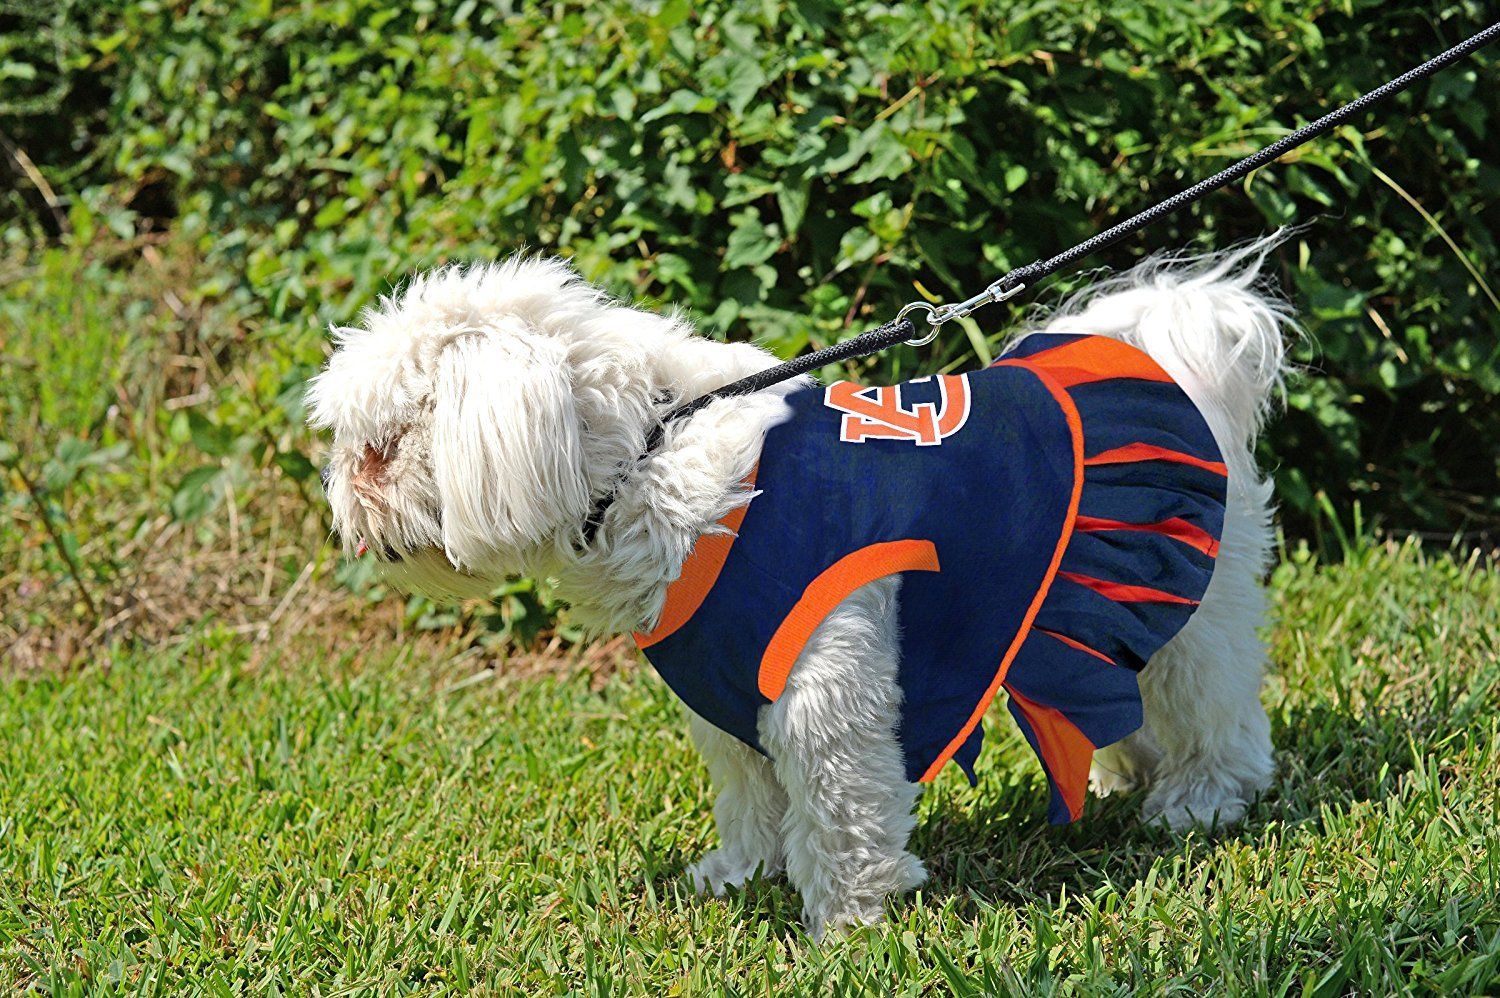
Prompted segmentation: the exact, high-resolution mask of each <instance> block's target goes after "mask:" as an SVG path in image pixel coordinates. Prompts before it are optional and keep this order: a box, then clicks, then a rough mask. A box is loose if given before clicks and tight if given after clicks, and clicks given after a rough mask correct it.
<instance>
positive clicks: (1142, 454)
mask: <svg viewBox="0 0 1500 998" xmlns="http://www.w3.org/2000/svg"><path fill="white" fill-rule="evenodd" d="M1136 461H1171V462H1172V463H1173V464H1190V465H1192V466H1193V467H1195V468H1202V469H1203V470H1204V471H1211V472H1213V473H1214V474H1216V475H1224V476H1225V477H1228V475H1229V469H1228V468H1226V467H1224V462H1222V461H1205V460H1204V459H1203V458H1201V457H1194V456H1193V455H1191V454H1184V453H1183V452H1182V451H1180V450H1168V449H1167V448H1165V447H1157V446H1155V445H1154V444H1126V445H1125V446H1124V447H1116V448H1115V449H1114V450H1107V451H1105V452H1104V453H1102V454H1095V455H1094V456H1093V457H1091V458H1088V459H1087V460H1086V461H1084V462H1083V463H1084V465H1085V466H1086V467H1090V468H1094V467H1097V466H1099V465H1101V464H1133V463H1135V462H1136Z"/></svg>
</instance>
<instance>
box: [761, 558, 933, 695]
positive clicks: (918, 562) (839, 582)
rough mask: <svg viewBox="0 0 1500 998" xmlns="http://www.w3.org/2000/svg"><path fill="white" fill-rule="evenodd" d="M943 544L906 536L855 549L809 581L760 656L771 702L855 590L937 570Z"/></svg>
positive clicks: (764, 692)
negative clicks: (905, 574) (816, 634)
mask: <svg viewBox="0 0 1500 998" xmlns="http://www.w3.org/2000/svg"><path fill="white" fill-rule="evenodd" d="M939 570H940V566H939V565H938V556H937V547H936V546H935V545H934V544H933V543H932V542H931V541H922V540H900V541H885V542H882V543H880V544H871V545H868V546H866V547H862V548H860V549H859V550H858V551H851V552H850V553H849V554H846V555H844V557H842V558H840V559H839V560H838V561H836V562H834V563H833V564H832V565H830V566H829V567H828V568H825V569H824V570H823V571H822V572H821V573H819V574H818V577H817V578H816V579H813V580H812V581H811V582H809V583H808V584H807V588H806V589H804V590H803V591H802V598H801V599H799V600H797V603H796V605H795V606H793V607H792V609H791V612H790V613H788V614H787V615H786V619H784V620H783V621H782V622H781V626H779V627H777V628H776V633H775V634H773V635H772V636H771V642H770V644H768V645H766V650H765V651H764V652H763V653H762V654H761V658H760V674H759V676H758V677H757V679H756V685H757V686H759V687H760V692H761V695H762V696H764V697H765V698H766V699H767V700H772V701H774V700H776V699H777V698H778V697H780V696H781V693H782V691H783V690H785V689H786V681H787V677H788V676H790V675H791V674H792V666H793V665H796V664H797V657H798V656H799V655H801V654H802V649H803V648H805V647H807V642H808V640H809V639H810V638H812V634H813V631H815V630H817V628H818V625H819V624H821V623H822V622H823V619H824V618H825V617H827V616H828V615H829V614H830V613H832V612H833V608H834V607H836V606H838V605H839V604H840V603H842V602H843V601H844V600H845V599H846V598H847V597H848V596H849V594H850V593H852V592H854V590H856V589H858V588H859V587H860V586H862V585H865V584H866V583H869V582H874V581H875V580H876V579H882V578H884V577H886V576H887V575H894V574H895V573H897V572H936V571H939Z"/></svg>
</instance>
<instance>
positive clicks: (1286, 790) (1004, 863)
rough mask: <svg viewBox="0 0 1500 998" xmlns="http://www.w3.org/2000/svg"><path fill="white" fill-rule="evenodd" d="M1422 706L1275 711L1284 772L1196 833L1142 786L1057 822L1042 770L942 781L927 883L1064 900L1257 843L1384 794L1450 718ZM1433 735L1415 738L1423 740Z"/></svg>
mask: <svg viewBox="0 0 1500 998" xmlns="http://www.w3.org/2000/svg"><path fill="white" fill-rule="evenodd" d="M1405 706H1407V707H1415V708H1417V709H1415V710H1411V711H1409V712H1405V711H1403V712H1401V713H1393V712H1391V711H1385V712H1382V713H1380V714H1376V715H1369V716H1359V715H1355V714H1352V713H1350V712H1348V711H1343V710H1340V709H1338V708H1336V707H1332V706H1329V705H1326V704H1315V705H1308V706H1305V707H1304V706H1299V707H1293V708H1290V709H1288V710H1287V711H1285V713H1284V714H1283V715H1282V716H1280V717H1278V718H1277V719H1275V720H1274V721H1273V726H1272V728H1273V729H1272V740H1273V742H1274V744H1275V745H1276V747H1277V779H1276V782H1275V783H1274V784H1273V785H1272V786H1271V788H1270V790H1268V791H1267V792H1266V793H1265V794H1263V795H1262V796H1261V798H1260V799H1259V800H1258V801H1256V802H1255V804H1254V805H1252V807H1251V808H1250V810H1249V812H1248V814H1247V815H1246V816H1245V819H1244V820H1243V821H1241V822H1240V823H1239V824H1238V825H1236V826H1235V827H1233V828H1230V829H1216V830H1213V831H1209V832H1203V831H1198V832H1194V833H1192V834H1191V835H1190V836H1187V835H1177V834H1173V833H1171V832H1169V831H1166V830H1164V829H1160V828H1155V827H1148V826H1145V825H1142V824H1141V822H1140V820H1139V819H1140V807H1141V803H1142V801H1143V800H1144V798H1145V794H1144V792H1142V791H1136V792H1134V793H1130V794H1116V795H1114V796H1111V797H1108V798H1103V799H1099V798H1093V797H1091V798H1090V800H1089V802H1088V804H1087V808H1086V811H1085V814H1084V817H1083V819H1082V820H1080V821H1078V822H1076V823H1074V824H1072V825H1069V826H1065V827H1052V826H1050V825H1048V824H1047V823H1046V790H1045V787H1043V786H1042V785H1041V784H1040V782H1039V781H1038V780H1026V779H1024V778H1023V777H1020V776H1013V777H1011V778H1007V775H1008V774H1006V773H1004V772H993V771H992V772H991V773H990V778H989V782H990V783H991V784H992V787H990V788H987V787H986V785H985V783H986V781H985V780H984V778H981V781H980V786H979V787H977V788H975V789H974V790H968V789H967V788H964V787H962V786H960V785H958V784H956V783H954V784H947V785H943V786H940V787H938V788H935V790H934V791H932V792H931V799H929V800H926V801H924V802H923V804H922V806H921V817H922V821H921V823H920V824H919V826H918V830H917V833H916V835H915V836H914V838H913V843H912V849H913V851H914V852H915V853H916V854H917V855H919V856H921V857H923V859H924V860H925V861H926V863H927V869H928V873H929V880H928V884H927V886H926V888H925V889H924V890H925V893H926V894H927V895H928V896H929V897H931V898H933V899H935V900H939V901H947V900H948V899H950V898H953V899H957V906H956V907H957V911H958V913H959V914H960V915H961V916H963V915H967V914H972V913H973V912H972V910H967V911H966V909H972V905H966V904H965V903H964V899H966V898H967V899H969V901H971V902H972V901H976V900H980V899H983V900H984V901H987V902H990V903H1006V904H1033V903H1042V904H1048V905H1053V904H1056V903H1057V901H1058V900H1059V898H1060V897H1061V895H1062V893H1063V892H1064V891H1066V892H1067V893H1069V894H1092V893H1093V892H1095V891H1097V890H1098V889H1099V887H1100V886H1102V885H1104V884H1106V883H1108V884H1113V885H1114V886H1115V887H1116V888H1118V889H1120V890H1126V889H1128V888H1129V887H1130V885H1132V884H1134V883H1137V882H1139V881H1140V880H1142V879H1143V878H1144V877H1145V876H1146V875H1147V874H1148V873H1149V871H1150V870H1151V867H1152V866H1153V864H1155V863H1156V862H1157V861H1158V860H1161V859H1163V858H1171V857H1177V856H1182V857H1188V856H1191V855H1193V854H1198V855H1201V854H1202V853H1203V851H1204V850H1205V849H1212V848H1214V847H1215V846H1216V845H1217V844H1218V843H1221V842H1226V841H1238V842H1244V843H1248V844H1252V845H1253V844H1256V843H1257V842H1259V841H1261V840H1262V839H1263V838H1264V836H1265V835H1266V833H1267V831H1268V829H1277V830H1284V829H1286V828H1287V827H1298V826H1306V825H1308V824H1309V823H1312V824H1315V825H1319V826H1320V825H1321V821H1322V815H1323V813H1324V811H1323V809H1324V808H1329V809H1332V810H1333V811H1335V812H1337V811H1341V810H1344V809H1346V808H1347V807H1349V806H1350V805H1353V804H1355V803H1357V802H1361V801H1370V800H1378V799H1381V798H1383V797H1385V796H1387V795H1388V794H1390V793H1391V792H1392V791H1393V790H1394V789H1395V788H1396V786H1397V782H1398V777H1399V775H1400V774H1401V773H1403V772H1405V771H1406V770H1408V769H1410V768H1411V767H1412V765H1413V763H1414V759H1413V744H1414V740H1413V739H1412V737H1411V736H1412V734H1413V733H1414V732H1422V731H1432V730H1433V727H1432V726H1433V725H1434V724H1440V723H1441V722H1440V721H1439V720H1438V719H1436V718H1434V717H1432V716H1431V715H1430V714H1429V713H1428V712H1427V711H1425V710H1422V709H1421V708H1420V707H1418V706H1417V705H1415V704H1410V705H1405ZM1420 742H1421V739H1420V738H1418V739H1416V740H1415V743H1416V744H1420Z"/></svg>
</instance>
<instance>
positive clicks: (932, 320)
mask: <svg viewBox="0 0 1500 998" xmlns="http://www.w3.org/2000/svg"><path fill="white" fill-rule="evenodd" d="M918 309H926V311H927V332H925V333H923V334H922V335H921V336H915V337H912V338H911V339H909V340H904V341H903V342H905V343H906V345H907V346H913V347H925V346H926V345H927V344H929V343H931V342H932V341H933V340H935V339H937V334H938V327H939V326H941V325H942V324H943V323H944V322H945V321H947V320H945V319H940V318H938V312H939V311H941V309H939V308H938V306H936V305H931V304H928V303H927V302H925V301H914V302H911V303H910V304H907V305H902V306H901V311H899V312H897V313H896V321H897V322H900V321H901V320H902V319H906V317H907V316H908V315H910V314H911V313H913V312H915V311H917V310H918ZM907 321H908V322H911V320H910V319H907ZM912 326H913V327H915V326H916V323H915V322H913V323H912Z"/></svg>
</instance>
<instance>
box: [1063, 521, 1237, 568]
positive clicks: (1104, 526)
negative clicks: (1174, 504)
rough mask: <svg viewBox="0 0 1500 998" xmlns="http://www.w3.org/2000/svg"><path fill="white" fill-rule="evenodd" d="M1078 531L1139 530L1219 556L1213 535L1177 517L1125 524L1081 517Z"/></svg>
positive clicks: (1217, 544) (1216, 542) (1216, 541)
mask: <svg viewBox="0 0 1500 998" xmlns="http://www.w3.org/2000/svg"><path fill="white" fill-rule="evenodd" d="M1078 529H1079V530H1080V531H1082V532H1084V533H1093V532H1094V531H1099V530H1138V531H1145V532H1146V533H1150V534H1161V535H1162V536H1164V537H1170V538H1172V539H1173V540H1174V541H1181V542H1182V543H1183V544H1186V545H1187V546H1188V547H1191V548H1195V549H1197V550H1199V551H1202V552H1203V553H1204V554H1206V555H1208V556H1209V557H1210V558H1217V557H1218V556H1219V542H1218V540H1217V539H1216V538H1215V537H1214V535H1213V534H1211V533H1209V532H1208V531H1207V530H1204V529H1203V528H1202V527H1195V526H1194V525H1193V524H1191V523H1189V522H1187V521H1186V520H1184V519H1181V518H1180V517H1176V516H1174V517H1172V518H1171V519H1170V520H1162V521H1161V522H1159V523H1125V522H1123V521H1121V520H1106V519H1104V518H1103V517H1098V516H1080V517H1079V518H1078Z"/></svg>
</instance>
